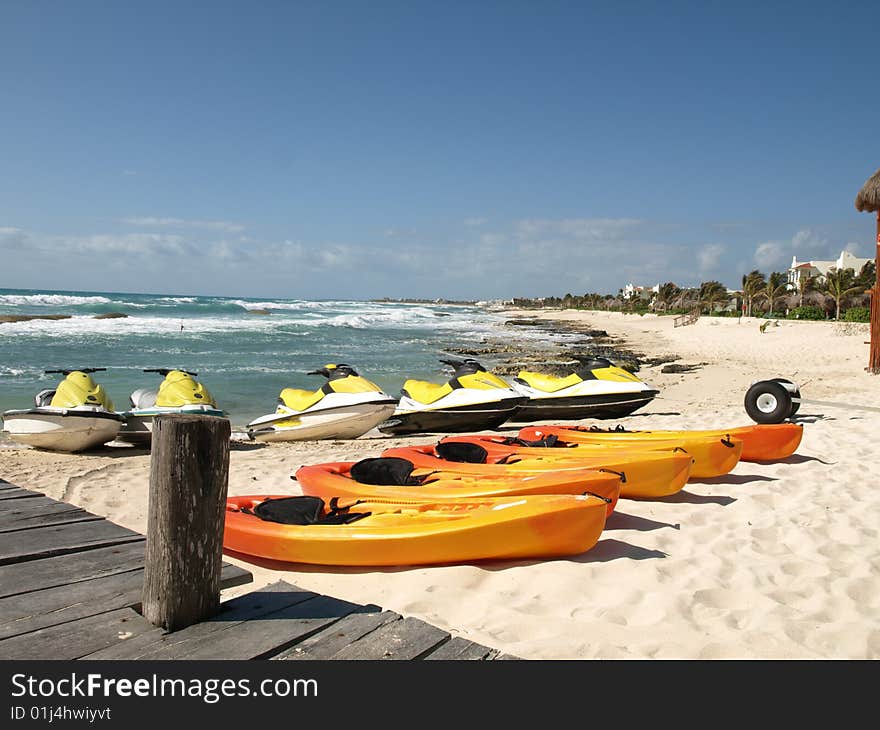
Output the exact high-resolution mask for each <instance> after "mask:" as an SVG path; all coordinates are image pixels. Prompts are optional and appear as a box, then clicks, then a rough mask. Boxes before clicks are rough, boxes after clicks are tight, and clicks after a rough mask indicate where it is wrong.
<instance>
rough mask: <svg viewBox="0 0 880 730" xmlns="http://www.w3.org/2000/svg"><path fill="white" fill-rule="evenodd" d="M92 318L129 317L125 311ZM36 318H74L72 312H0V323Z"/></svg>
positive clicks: (27, 320) (97, 315)
mask: <svg viewBox="0 0 880 730" xmlns="http://www.w3.org/2000/svg"><path fill="white" fill-rule="evenodd" d="M91 317H92V319H124V318H125V317H128V315H127V314H124V313H123V312H104V313H103V314H93V315H91ZM35 319H48V320H59V319H73V315H72V314H0V324H2V323H4V322H30V321H32V320H35Z"/></svg>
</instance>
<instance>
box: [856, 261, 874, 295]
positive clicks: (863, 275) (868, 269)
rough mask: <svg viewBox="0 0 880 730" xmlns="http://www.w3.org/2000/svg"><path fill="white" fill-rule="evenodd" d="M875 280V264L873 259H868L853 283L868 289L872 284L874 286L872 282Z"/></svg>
mask: <svg viewBox="0 0 880 730" xmlns="http://www.w3.org/2000/svg"><path fill="white" fill-rule="evenodd" d="M876 280H877V265H876V264H875V263H874V262H873V261H868V262H867V263H866V264H865V265H864V266H863V267H862V270H861V271H859V273H858V275H857V276H856V281H855V284H856V285H857V286H861V287H863V288H865V289H870V288H871V287H872V286H874V282H875V281H876Z"/></svg>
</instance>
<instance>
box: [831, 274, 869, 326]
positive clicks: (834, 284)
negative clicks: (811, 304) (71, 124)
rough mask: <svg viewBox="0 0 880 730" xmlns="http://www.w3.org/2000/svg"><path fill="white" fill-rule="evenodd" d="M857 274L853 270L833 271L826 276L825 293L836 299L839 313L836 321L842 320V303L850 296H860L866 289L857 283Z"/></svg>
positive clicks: (836, 315)
mask: <svg viewBox="0 0 880 730" xmlns="http://www.w3.org/2000/svg"><path fill="white" fill-rule="evenodd" d="M855 281H856V274H855V272H854V271H853V270H852V269H840V270H838V269H831V271H829V272H828V273H827V274H825V287H824V288H825V292H826V293H827V294H829V295H830V296H832V297H833V298H834V303H835V304H836V305H837V312H836V314H835V315H834V319H837V320H839V319H840V302H841V301H843V300H845V299H846V298H847V297H848V296H851V295H853V294H859V293H861V292H862V291H864V288H863V287H861V286H858V285H857V284H856V283H855Z"/></svg>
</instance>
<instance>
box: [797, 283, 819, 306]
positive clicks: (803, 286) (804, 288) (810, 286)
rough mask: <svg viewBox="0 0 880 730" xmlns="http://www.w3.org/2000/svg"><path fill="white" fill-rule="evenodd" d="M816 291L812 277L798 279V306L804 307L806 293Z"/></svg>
mask: <svg viewBox="0 0 880 730" xmlns="http://www.w3.org/2000/svg"><path fill="white" fill-rule="evenodd" d="M811 291H816V282H815V281H813V277H812V276H804V275H801V277H800V278H799V279H798V306H799V307H803V306H804V295H805V294H806V293H807V292H811Z"/></svg>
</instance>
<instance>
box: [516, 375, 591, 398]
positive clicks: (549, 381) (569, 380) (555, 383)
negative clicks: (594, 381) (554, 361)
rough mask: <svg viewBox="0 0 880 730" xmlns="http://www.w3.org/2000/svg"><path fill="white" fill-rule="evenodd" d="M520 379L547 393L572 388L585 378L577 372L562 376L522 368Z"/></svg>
mask: <svg viewBox="0 0 880 730" xmlns="http://www.w3.org/2000/svg"><path fill="white" fill-rule="evenodd" d="M519 379H520V380H523V381H525V383H526V384H527V385H530V386H532V387H533V388H535V389H536V390H543V391H544V392H545V393H555V392H556V391H557V390H562V389H563V388H570V387H571V386H572V385H577V384H578V383H580V382H583V379H582V378H581V377H580V376H579V375H578V374H577V373H572V374H571V375H567V376H566V377H564V378H560V377H557V376H555V375H545V374H544V373H533V372H530V371H528V370H521V371H520V373H519Z"/></svg>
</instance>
